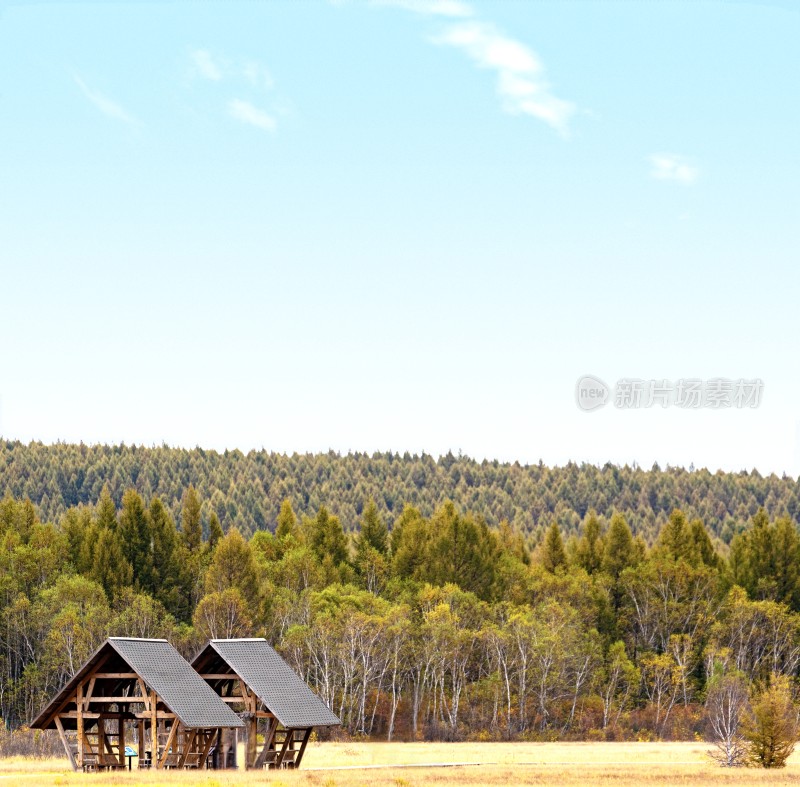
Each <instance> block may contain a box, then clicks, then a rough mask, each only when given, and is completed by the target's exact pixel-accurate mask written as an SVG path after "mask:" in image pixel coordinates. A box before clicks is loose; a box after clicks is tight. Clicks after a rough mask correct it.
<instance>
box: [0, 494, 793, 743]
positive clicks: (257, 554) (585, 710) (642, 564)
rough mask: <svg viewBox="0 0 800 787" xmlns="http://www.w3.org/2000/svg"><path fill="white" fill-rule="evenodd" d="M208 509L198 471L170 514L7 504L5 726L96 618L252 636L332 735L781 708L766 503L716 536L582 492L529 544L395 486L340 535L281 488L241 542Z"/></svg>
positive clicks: (784, 558)
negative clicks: (567, 521) (561, 520)
mask: <svg viewBox="0 0 800 787" xmlns="http://www.w3.org/2000/svg"><path fill="white" fill-rule="evenodd" d="M206 511H209V509H208V508H207V507H205V506H204V504H203V501H202V499H201V497H200V495H199V494H198V492H197V490H196V489H195V488H194V487H193V486H188V488H187V489H186V491H185V492H184V494H183V495H182V500H181V506H180V515H179V524H176V520H175V519H174V518H173V516H172V514H171V512H170V509H169V507H167V506H166V505H165V504H164V503H163V502H162V501H161V499H160V498H159V497H158V496H155V495H154V496H151V497H150V498H145V497H143V496H142V495H141V494H140V493H139V492H138V491H136V490H135V489H128V490H126V491H125V492H124V493H123V495H122V498H121V503H120V505H119V506H117V505H116V504H115V502H114V500H113V498H112V495H111V493H110V489H109V488H107V487H104V488H102V489H101V492H100V494H99V497H98V500H97V501H96V502H95V503H93V504H90V505H85V504H79V505H77V506H74V507H70V508H69V509H67V510H66V511H65V512H64V514H63V515H62V516H61V517H60V519H59V521H58V522H56V523H52V522H43V521H41V520H40V517H39V516H38V514H37V510H36V507H35V506H34V505H33V504H32V503H31V501H30V500H28V499H16V498H14V497H11V496H7V497H6V498H5V499H4V500H3V501H2V502H0V711H2V715H3V719H4V721H5V723H6V725H8V726H11V727H17V726H20V725H24V724H25V723H26V722H27V721H30V719H31V718H32V717H33V716H35V714H36V713H37V712H38V710H39V709H40V708H41V706H42V705H43V704H44V702H45V701H46V700H47V698H49V697H51V696H52V695H53V694H54V692H56V691H57V690H58V688H59V687H60V686H61V685H62V684H63V683H64V682H65V681H66V680H68V679H69V678H70V677H71V676H72V675H73V674H74V673H75V671H76V670H77V669H78V668H79V667H80V666H81V664H82V663H83V662H84V660H85V659H86V658H87V657H88V656H89V655H90V654H91V653H92V651H93V650H94V649H95V648H96V647H97V646H98V645H99V644H100V643H101V642H102V640H103V639H104V638H105V637H106V636H109V635H116V636H137V637H165V638H167V639H169V640H170V641H171V642H173V643H174V644H175V645H176V647H177V648H178V649H179V650H181V651H182V652H183V653H184V654H186V655H187V656H191V655H192V654H193V652H194V651H195V650H196V649H197V648H198V647H199V646H200V644H202V643H204V642H205V641H206V640H207V639H208V638H210V637H241V636H266V637H267V639H268V640H269V641H271V642H272V643H274V644H275V645H276V647H277V648H278V649H279V651H280V652H282V653H283V654H284V656H285V657H286V658H287V660H288V661H289V662H290V663H291V664H292V666H293V667H294V668H295V669H296V670H297V671H298V673H299V674H300V675H302V677H303V678H304V679H305V680H307V681H308V682H309V684H310V685H311V686H312V687H313V688H314V689H315V690H316V691H317V692H318V693H319V694H320V696H321V697H322V699H323V700H324V701H325V702H326V703H327V704H328V705H329V706H330V707H331V708H332V709H333V710H334V711H335V712H336V713H337V714H338V715H339V716H340V717H341V719H342V721H343V724H344V728H345V730H346V731H347V732H348V733H350V734H352V735H364V736H375V737H377V736H380V737H386V738H389V739H391V738H404V739H410V738H421V737H425V738H429V739H445V740H453V739H486V738H488V739H537V740H549V739H555V738H567V739H602V740H615V739H686V738H691V737H694V736H695V735H697V734H704V732H707V731H708V730H709V725H711V727H712V728H713V724H712V721H713V718H714V716H713V713H712V712H711V711H713V708H714V707H717V706H719V705H720V703H722V706H723V707H728V706H729V705H730V702H731V700H730V697H731V696H736V697H738V700H737V702H738V704H737V705H736V708H737V716H736V718H737V724H736V725H735V729H733V732H732V733H731V735H732V738H731V740H732V741H733V742H734V743H736V742H737V741H739V740H740V738H739V737H738V736H740V735H742V734H744V732H743V731H744V730H746V729H747V724H748V721H747V720H748V718H751V719H755V718H756V715H755V711H756V710H757V709H758V708H759V707H761V706H760V705H759V702H760V701H761V698H764V697H767V698H768V697H769V696H771V695H769V692H770V691H771V692H773V694H774V693H775V692H776V691H779V690H780V691H783V694H782V695H781V696H782V697H783V700H781V701H784V706H785V707H791V708H794V707H795V706H794V704H793V703H794V700H793V698H792V691H793V687H794V685H795V681H796V680H797V678H798V675H800V536H798V531H797V528H796V526H795V524H794V523H793V521H792V520H791V519H790V518H788V517H778V518H774V519H771V518H770V517H769V516H768V514H767V513H766V511H765V510H764V509H759V510H757V511H756V512H755V514H754V515H753V516H752V517H751V519H750V521H749V522H748V523H747V525H746V526H745V527H744V528H743V529H741V530H740V532H739V533H738V534H737V535H736V536H734V538H733V539H732V542H731V544H730V547H729V548H728V547H725V546H724V545H722V544H721V543H720V542H719V540H716V539H714V538H713V537H712V536H711V534H710V533H709V530H708V528H707V527H706V525H705V524H704V522H703V521H702V520H701V519H699V518H690V517H687V516H686V514H685V513H684V512H683V511H682V510H680V509H675V510H673V511H672V512H671V513H670V515H669V516H668V518H667V519H666V521H665V523H664V525H663V526H662V527H661V529H660V531H659V533H658V534H657V536H656V538H655V539H654V541H653V543H652V544H651V545H648V544H647V542H646V541H645V539H644V538H643V536H642V535H641V534H639V535H634V534H633V532H632V530H631V528H630V526H629V524H628V522H627V520H626V517H625V516H623V515H622V514H620V513H614V514H612V516H611V517H609V518H606V517H604V516H600V515H598V514H597V513H596V512H595V511H594V510H591V509H590V510H588V511H587V512H586V515H585V516H584V518H583V521H582V523H581V525H580V528H579V529H578V532H576V533H572V534H569V535H567V534H565V533H564V532H563V531H562V529H561V528H560V527H559V525H558V523H557V522H555V521H553V522H551V524H550V525H549V526H548V528H547V529H546V531H545V533H544V535H543V537H542V538H541V539H540V541H539V543H537V544H536V546H535V548H533V549H529V548H528V546H527V545H526V540H525V538H524V537H523V534H522V533H521V532H519V531H518V530H517V529H515V528H514V527H513V526H512V525H511V524H510V523H508V522H507V521H501V522H500V523H499V524H498V526H496V527H494V526H490V525H489V524H487V522H486V521H485V519H484V518H483V517H482V516H477V515H475V514H472V513H469V512H463V511H461V510H460V509H459V508H458V506H456V505H455V504H454V503H453V502H451V501H446V502H444V503H442V504H441V505H439V506H438V507H436V508H435V509H434V511H433V512H432V514H431V515H429V516H426V515H424V514H423V513H422V512H421V511H420V510H419V509H418V508H417V507H415V506H413V505H404V506H402V510H401V511H400V512H399V513H398V515H397V517H396V518H395V519H394V522H393V525H392V527H391V528H389V527H388V526H387V522H386V519H385V518H384V517H383V516H382V515H381V510H380V509H379V507H378V506H377V505H376V503H375V502H374V501H371V500H367V501H365V503H364V505H363V508H362V514H361V517H360V519H359V522H358V528H357V530H356V531H355V533H350V534H348V533H346V532H345V529H344V528H343V526H342V522H341V520H340V518H339V517H338V516H337V515H335V514H334V513H332V511H331V510H329V509H328V508H327V507H326V506H324V505H321V506H319V508H318V509H317V510H316V512H314V513H313V515H312V514H305V515H301V516H299V517H298V516H297V515H296V513H295V511H294V509H293V507H292V505H291V503H290V501H289V500H284V501H283V503H282V505H281V506H280V510H279V512H278V515H277V517H276V521H275V523H274V525H273V527H274V531H273V529H272V528H271V529H262V530H258V531H256V532H255V533H253V534H252V535H251V536H249V537H247V536H245V535H243V534H242V533H241V532H240V531H239V530H238V529H237V528H236V527H231V528H229V529H227V532H226V530H225V528H223V527H222V525H221V523H220V521H219V518H218V516H217V514H216V511H215V510H214V509H213V508H212V509H210V512H209V515H208V519H205V518H204V512H206ZM732 687H733V688H735V689H736V692H733V694H725V693H724V691H731V692H732V691H733V688H732ZM781 687H783V688H782V689H781ZM787 697H788V699H787ZM726 702H727V703H728V705H727V706H726V705H725V703H726ZM764 702H766V700H763V702H762V704H763V703H764ZM787 702H788V703H789V704H788V705H786V703H787ZM715 703H716V704H715ZM748 714H750V716H748ZM740 721H741V725H740V724H739V722H740ZM753 723H755V722H753ZM751 726H752V725H751ZM740 727H741V729H740ZM737 745H738V744H737ZM734 748H735V746H734ZM770 756H771V755H770Z"/></svg>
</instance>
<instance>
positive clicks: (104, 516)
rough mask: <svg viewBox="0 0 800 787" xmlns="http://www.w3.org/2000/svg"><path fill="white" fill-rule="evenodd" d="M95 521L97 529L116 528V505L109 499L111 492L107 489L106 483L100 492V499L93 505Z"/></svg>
mask: <svg viewBox="0 0 800 787" xmlns="http://www.w3.org/2000/svg"><path fill="white" fill-rule="evenodd" d="M95 512H96V521H97V528H98V530H103V529H105V528H108V529H109V530H116V529H117V507H116V506H115V505H114V501H113V500H112V499H111V493H110V492H109V491H108V484H106V485H105V486H104V487H103V491H102V492H100V499H99V500H98V501H97V506H96V507H95Z"/></svg>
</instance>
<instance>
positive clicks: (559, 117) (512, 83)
mask: <svg viewBox="0 0 800 787" xmlns="http://www.w3.org/2000/svg"><path fill="white" fill-rule="evenodd" d="M433 41H434V43H437V44H442V45H445V46H453V47H456V48H458V49H461V50H463V51H464V52H466V54H467V55H468V56H469V57H470V58H471V59H472V61H473V62H474V63H475V65H477V66H478V67H479V68H487V69H490V70H492V71H495V72H496V73H497V93H498V95H499V96H500V98H501V100H502V104H503V108H504V109H505V110H506V111H507V112H510V113H512V114H515V115H520V114H521V115H530V116H532V117H535V118H538V119H539V120H543V121H544V122H545V123H548V124H549V125H550V126H552V127H553V128H555V129H556V130H557V131H559V132H560V133H561V134H566V133H567V131H568V126H569V119H570V117H571V116H572V114H573V113H574V112H575V105H574V104H572V103H571V102H569V101H565V100H563V99H561V98H558V97H557V96H555V95H554V94H553V92H552V90H551V88H550V85H549V84H548V82H547V80H546V79H545V76H544V68H543V67H542V64H541V62H540V61H539V58H538V57H537V56H536V53H535V52H533V51H532V50H531V49H529V48H528V47H526V46H525V45H524V44H522V43H520V42H519V41H516V40H514V39H513V38H509V37H508V36H506V35H504V34H503V33H501V32H499V31H498V30H496V29H495V27H494V26H493V25H491V24H488V23H486V22H463V23H459V24H455V25H451V26H450V27H449V28H448V29H447V30H445V31H444V33H443V34H441V35H439V36H436V37H435V38H434V39H433Z"/></svg>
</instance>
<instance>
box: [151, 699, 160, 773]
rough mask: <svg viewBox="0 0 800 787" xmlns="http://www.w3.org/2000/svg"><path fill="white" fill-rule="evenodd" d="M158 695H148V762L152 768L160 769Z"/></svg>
mask: <svg viewBox="0 0 800 787" xmlns="http://www.w3.org/2000/svg"><path fill="white" fill-rule="evenodd" d="M157 707H158V694H156V693H155V692H154V691H153V692H151V694H150V762H151V763H152V764H153V767H154V768H160V767H161V766H160V765H159V764H158V712H157Z"/></svg>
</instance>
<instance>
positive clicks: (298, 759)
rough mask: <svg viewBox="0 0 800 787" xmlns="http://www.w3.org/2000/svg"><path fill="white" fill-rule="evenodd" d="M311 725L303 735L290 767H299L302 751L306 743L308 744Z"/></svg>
mask: <svg viewBox="0 0 800 787" xmlns="http://www.w3.org/2000/svg"><path fill="white" fill-rule="evenodd" d="M311 729H312V728H311V727H309V728H308V729H307V730H306V731H305V734H304V735H303V742H302V743H301V744H300V750H299V751H298V752H297V755H296V756H295V758H294V765H293V766H292V767H294V768H299V767H300V760H302V759H303V753H304V752H305V750H306V745H307V744H308V739H309V738H310V737H311Z"/></svg>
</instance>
